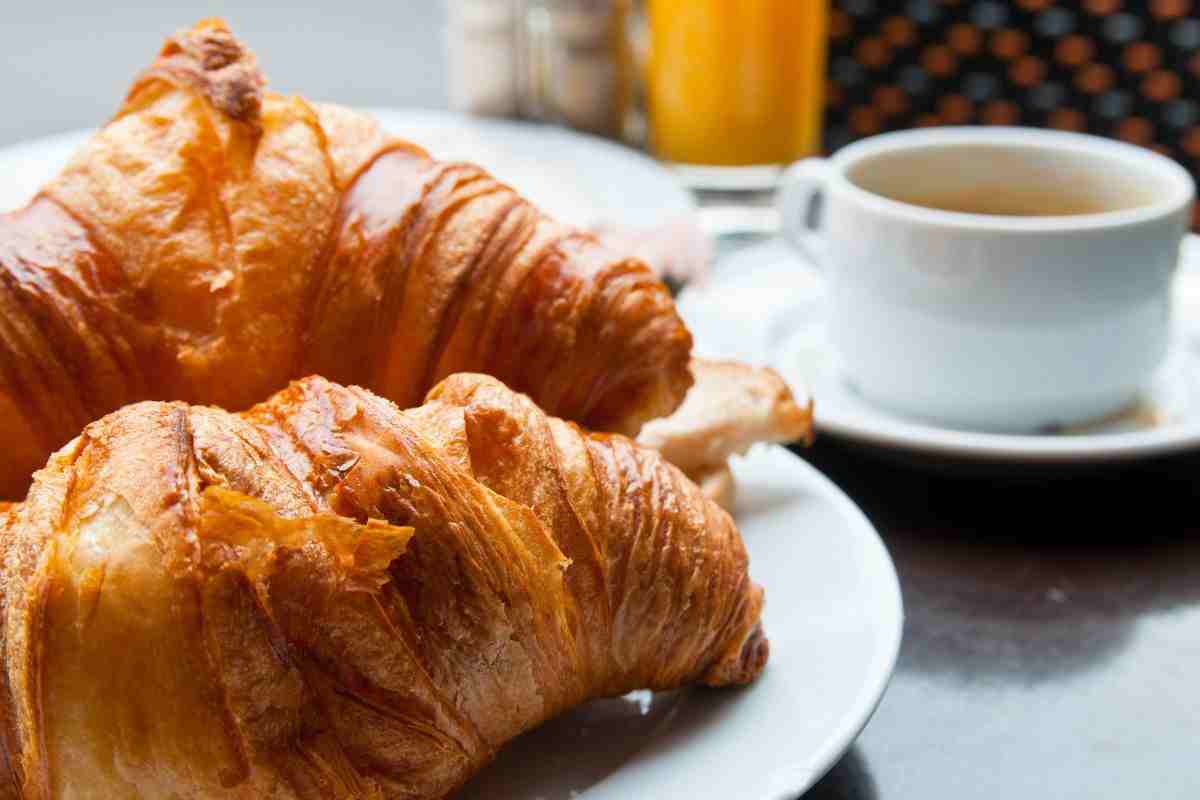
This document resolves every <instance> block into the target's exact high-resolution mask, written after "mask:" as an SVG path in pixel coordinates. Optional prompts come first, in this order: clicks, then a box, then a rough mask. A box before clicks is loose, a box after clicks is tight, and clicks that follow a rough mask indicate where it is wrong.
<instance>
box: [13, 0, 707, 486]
mask: <svg viewBox="0 0 1200 800" xmlns="http://www.w3.org/2000/svg"><path fill="white" fill-rule="evenodd" d="M690 348H691V337H690V335H689V334H688V332H687V329H686V328H685V327H684V325H683V324H682V322H681V321H680V319H679V317H678V316H677V314H676V313H675V308H674V304H673V303H672V301H671V298H670V296H669V294H668V292H667V290H666V288H665V287H664V286H663V285H662V283H660V282H659V281H658V280H657V279H656V278H655V277H654V276H653V275H652V274H651V273H650V271H649V270H648V269H647V268H646V267H645V265H643V264H642V263H641V262H640V261H638V260H637V259H633V258H622V257H620V256H617V255H614V254H613V253H611V252H609V251H608V250H606V249H604V248H603V247H602V246H601V245H600V244H599V243H598V241H597V240H596V238H595V237H594V236H592V235H591V234H589V233H586V232H582V231H579V230H576V229H572V228H570V227H567V226H564V225H560V224H558V223H557V222H555V221H554V220H553V219H551V218H550V217H548V216H547V215H546V214H543V213H542V212H540V211H539V210H538V209H536V208H534V207H533V206H531V205H530V204H529V203H527V202H526V201H525V200H523V199H522V198H521V197H520V196H519V195H518V194H517V193H516V192H514V191H513V190H512V189H510V188H509V187H507V186H505V185H503V184H501V183H498V182H497V181H495V180H494V179H493V178H491V177H490V176H489V175H488V174H487V173H486V172H484V171H483V170H482V169H480V168H479V167H476V166H473V165H471V164H459V163H441V162H438V161H435V160H433V159H432V158H430V157H429V155H428V154H427V153H426V152H425V151H424V150H422V149H421V148H420V147H417V146H416V145H413V144H411V143H409V142H406V141H403V140H402V139H398V138H395V137H393V136H391V135H388V134H386V133H385V132H384V131H383V130H382V129H381V128H380V127H379V126H378V125H377V124H376V123H375V122H374V121H373V120H372V119H370V118H369V117H367V116H364V115H362V114H360V113H357V112H354V111H350V110H348V109H345V108H341V107H338V106H334V105H325V104H319V103H310V102H308V101H306V100H304V99H302V98H300V97H287V96H283V95H279V94H275V93H273V92H269V91H267V90H265V88H264V81H263V78H262V76H261V74H260V73H259V71H258V68H257V65H256V63H255V59H254V56H253V54H252V53H250V51H249V50H247V49H246V47H245V46H244V45H243V44H242V43H241V42H240V41H238V40H237V39H236V38H235V37H234V36H233V34H232V33H231V32H230V31H229V29H228V28H227V27H226V25H225V24H224V23H223V22H221V21H220V20H205V21H203V22H201V23H199V24H197V25H196V26H195V27H194V28H192V29H191V30H187V31H182V32H180V33H179V34H177V35H176V36H174V37H172V38H171V39H169V40H168V42H167V44H166V46H165V47H164V48H163V50H162V52H161V54H160V55H159V57H158V58H157V60H156V61H154V63H153V64H152V65H151V66H150V67H149V68H148V69H147V70H146V71H145V72H143V73H142V74H141V76H140V77H138V78H137V80H136V81H135V82H134V83H133V86H132V87H131V88H130V90H129V93H128V95H127V97H126V99H125V101H124V103H123V105H122V106H121V108H120V110H119V111H118V112H117V114H116V116H115V117H114V118H113V119H112V120H111V121H110V122H109V123H108V124H107V125H105V126H104V127H103V128H102V129H101V130H100V131H99V132H98V133H97V134H96V135H95V136H94V137H93V138H92V139H91V140H90V141H89V142H88V143H87V144H86V145H85V146H84V147H83V148H82V149H81V150H80V151H79V152H78V153H77V154H76V155H75V156H74V158H73V159H72V160H71V162H70V163H69V164H68V165H67V167H66V168H65V169H64V170H63V171H62V173H61V174H60V175H58V177H56V178H55V179H54V180H52V181H51V182H50V183H49V184H47V185H46V186H45V187H44V189H43V190H42V191H41V192H40V193H39V194H38V195H37V196H36V198H35V199H34V200H33V201H32V202H31V203H30V204H29V205H28V206H27V207H25V208H23V209H20V210H18V211H15V212H12V213H9V214H4V215H0V441H4V442H5V446H6V452H5V456H4V458H3V459H0V496H3V497H8V498H10V499H16V498H20V497H22V496H23V495H24V491H25V489H26V488H27V486H28V483H29V475H30V473H31V472H32V471H33V470H34V469H36V468H38V467H39V466H41V465H42V464H44V463H45V461H46V458H47V456H48V455H49V454H50V453H51V452H52V451H53V450H55V449H56V448H58V447H60V446H62V445H63V444H64V443H65V442H66V441H67V440H68V439H70V438H71V437H72V436H74V435H75V434H76V433H77V432H78V431H79V430H80V428H82V427H83V425H84V424H86V423H88V422H90V421H92V420H94V419H96V418H98V417H99V416H101V415H103V414H106V413H108V412H110V411H113V410H115V409H117V408H120V407H121V406H122V405H125V404H128V403H131V402H136V401H139V400H147V399H157V400H182V401H186V402H191V403H204V404H214V405H219V406H222V407H224V408H230V409H242V408H246V407H248V406H249V405H251V404H252V403H255V402H258V401H260V400H262V398H264V397H267V396H268V395H269V394H270V393H271V392H274V391H277V390H279V389H281V388H282V387H283V386H285V385H286V384H287V382H288V381H289V380H292V379H295V378H298V377H300V376H302V375H307V374H321V375H324V376H326V377H328V378H330V379H331V380H336V381H339V382H341V383H355V384H359V385H362V386H365V387H367V388H369V389H371V390H373V391H375V392H377V393H379V394H382V395H384V396H386V397H388V398H390V399H392V400H394V401H396V402H397V403H399V404H400V405H402V406H408V405H413V404H416V403H418V402H420V400H421V397H422V396H423V395H424V393H425V392H426V391H428V389H429V388H430V387H432V386H433V385H435V384H436V383H437V382H438V381H439V380H440V379H442V378H444V377H446V376H448V375H450V374H452V373H455V372H463V371H472V372H485V373H488V374H491V375H494V376H497V377H499V378H500V379H502V380H503V381H504V382H505V383H506V384H507V385H509V386H512V387H513V388H514V389H517V390H519V391H522V392H526V393H528V394H529V395H530V396H531V397H533V398H534V400H536V401H537V402H538V403H539V404H541V405H542V406H543V407H544V408H545V409H546V410H548V411H549V412H551V413H553V414H556V415H558V416H561V417H564V418H567V419H571V420H574V421H577V422H580V423H581V424H584V425H585V426H586V427H588V428H592V429H597V430H609V431H616V432H622V433H627V434H634V433H636V432H637V430H638V428H639V427H640V426H641V424H642V423H643V422H644V421H646V420H648V419H652V418H655V417H658V416H662V415H665V414H668V413H670V412H671V411H672V410H673V409H674V408H675V407H676V406H677V405H678V404H679V402H680V401H681V400H682V398H683V396H684V393H685V392H686V391H687V388H688V386H689V385H690V377H689V375H688V371H687V361H688V356H689V352H690Z"/></svg>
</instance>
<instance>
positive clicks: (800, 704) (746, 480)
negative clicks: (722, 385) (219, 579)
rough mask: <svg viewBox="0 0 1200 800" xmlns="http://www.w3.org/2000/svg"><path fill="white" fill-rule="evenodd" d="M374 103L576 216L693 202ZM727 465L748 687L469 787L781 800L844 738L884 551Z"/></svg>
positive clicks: (563, 145)
mask: <svg viewBox="0 0 1200 800" xmlns="http://www.w3.org/2000/svg"><path fill="white" fill-rule="evenodd" d="M373 113H375V114H377V116H378V117H379V118H380V119H381V121H383V123H384V124H385V125H386V126H387V127H388V128H389V129H390V130H392V131H394V132H396V133H397V134H400V135H404V136H406V137H408V138H411V139H413V140H414V141H417V142H419V143H421V144H422V145H424V146H426V147H427V148H428V149H430V150H431V151H432V152H433V153H434V154H435V155H437V156H439V157H441V158H451V159H469V160H473V161H476V162H478V163H482V164H483V165H484V166H486V167H488V168H489V169H490V170H492V171H493V172H494V173H495V174H496V175H498V176H499V177H500V178H502V179H503V180H506V181H508V182H509V183H512V184H513V185H515V186H518V187H519V188H520V190H521V191H522V193H524V194H526V195H527V196H529V197H531V198H532V199H534V200H535V202H537V203H539V204H540V205H542V207H543V208H545V209H546V210H548V211H550V212H552V213H554V214H556V215H557V216H559V217H560V218H561V219H565V220H569V221H572V222H574V223H576V224H590V223H593V222H600V221H604V222H613V223H618V224H624V225H629V226H651V225H655V224H660V223H663V222H666V221H668V220H670V219H671V218H673V217H676V216H678V215H680V214H686V213H688V212H690V211H691V210H692V209H693V208H694V206H693V203H692V200H691V198H690V195H688V194H687V192H686V191H684V190H683V189H681V188H680V187H679V185H678V183H677V182H676V180H675V178H674V177H673V176H672V175H671V174H670V173H669V172H667V171H665V170H664V169H662V168H661V167H659V166H658V165H657V164H655V163H654V162H653V161H652V160H650V159H648V158H646V157H645V156H642V155H640V154H638V153H636V152H634V151H631V150H628V149H626V148H623V147H620V146H618V145H614V144H610V143H608V142H605V141H602V140H599V139H595V138H592V137H586V136H580V135H578V134H573V133H570V132H567V131H563V130H559V129H556V128H549V127H543V126H537V125H527V124H522V123H514V122H504V121H490V120H477V119H471V118H467V117H461V116H457V115H453V114H443V113H437V112H424V111H414V112H409V111H393V110H375V111H374V112H373ZM87 135H88V132H87V131H78V132H74V133H69V134H64V135H60V136H55V137H50V138H47V139H42V140H38V141H36V142H29V143H26V144H22V145H18V146H16V147H11V148H7V149H5V150H0V174H3V175H4V176H5V181H4V182H3V184H0V209H5V208H13V207H16V206H19V205H20V204H22V203H24V202H26V201H27V200H28V199H29V197H30V196H32V194H33V193H34V192H35V191H36V190H37V189H38V187H39V186H40V185H41V184H42V183H43V182H44V181H45V180H46V179H47V178H49V177H50V176H52V175H53V174H54V173H55V171H56V170H57V169H58V168H59V167H60V166H61V165H62V163H63V162H64V161H65V160H66V159H67V158H68V157H69V156H70V154H71V153H72V151H73V150H74V149H75V148H76V147H78V145H79V144H80V142H81V141H83V139H84V138H85V137H86V136H87ZM614 175H619V176H620V180H613V176H614ZM735 472H736V474H737V477H738V481H739V500H738V509H737V518H738V523H739V526H740V528H741V531H742V534H743V536H744V537H745V540H746V544H747V546H748V548H749V550H750V556H751V571H752V574H753V576H754V578H755V580H756V581H758V582H759V583H760V584H762V585H763V586H764V587H765V588H766V590H767V608H766V612H765V618H764V625H765V627H766V631H767V635H768V637H769V638H770V641H771V660H770V663H769V665H768V668H767V670H766V672H765V673H764V675H763V676H762V678H760V680H759V681H758V682H757V683H756V684H755V685H754V686H753V687H750V688H748V689H745V690H740V691H704V690H685V691H680V692H675V693H670V694H664V695H655V696H651V695H650V694H649V693H643V695H641V696H636V697H631V698H629V699H619V700H609V701H603V702H598V703H594V704H591V705H589V706H587V707H585V708H582V709H579V710H577V711H575V712H573V713H570V714H568V715H566V716H565V717H563V718H560V719H558V720H555V721H553V722H551V723H549V724H548V725H545V726H543V727H542V728H539V729H538V730H536V731H534V732H532V733H530V734H528V735H527V736H525V737H522V738H521V739H520V740H518V741H517V742H515V743H513V744H512V745H511V746H510V747H509V748H508V749H506V750H505V751H504V753H502V754H501V757H500V758H499V760H498V761H497V762H496V763H495V764H493V765H492V766H491V767H489V768H488V770H486V771H485V772H484V773H483V774H482V775H480V776H478V777H477V778H476V779H475V780H474V781H473V782H472V783H471V784H470V786H469V787H467V789H466V790H464V792H463V793H462V797H464V798H484V797H487V798H494V797H504V798H506V799H507V800H535V798H540V800H555V799H556V798H564V800H565V798H574V797H579V798H586V799H587V800H606V799H612V800H615V799H616V798H622V799H625V798H631V797H638V798H642V797H647V798H648V797H653V798H657V799H659V800H674V799H676V798H678V799H679V800H683V798H688V800H709V799H711V800H726V799H727V798H732V797H737V798H739V799H741V800H780V799H781V798H792V797H795V796H796V795H797V794H799V793H800V792H802V791H804V790H805V789H806V788H808V787H809V786H810V785H812V783H814V782H815V781H816V780H817V779H818V778H820V777H821V775H822V774H824V773H825V771H826V770H828V769H829V767H831V766H832V765H833V764H834V762H835V761H836V760H837V758H838V757H839V756H840V755H841V754H842V753H843V752H844V751H845V750H846V748H848V747H849V746H850V744H851V743H852V742H853V741H854V738H855V737H856V736H857V735H858V733H859V731H861V730H862V727H863V726H864V725H865V724H866V722H867V720H868V719H869V717H870V716H871V713H872V711H873V710H874V708H875V706H876V705H877V704H878V702H879V699H880V697H881V696H882V694H883V691H884V688H885V687H886V685H887V681H888V678H889V677H890V675H891V672H892V669H893V667H894V665H895V660H896V655H897V652H898V650H899V645H900V634H901V628H902V616H903V614H902V609H901V600H900V590H899V584H898V583H897V580H896V573H895V570H894V568H893V566H892V563H891V560H890V559H889V557H888V554H887V551H886V550H885V548H884V546H883V544H882V542H881V541H880V540H879V538H878V536H877V535H876V533H875V531H874V529H873V528H872V527H871V525H870V523H869V522H868V521H867V519H866V518H865V517H864V516H863V515H862V513H861V512H860V511H859V510H858V509H857V508H856V507H855V506H854V504H853V503H852V502H851V501H850V500H849V499H848V498H847V497H846V496H845V495H844V494H842V493H841V491H840V490H838V489H837V487H835V486H834V485H833V484H832V483H830V482H829V481H828V480H827V479H826V478H824V477H823V476H822V475H821V474H820V473H818V472H817V471H816V470H814V469H813V468H811V467H809V466H808V465H807V464H806V463H804V462H803V461H801V460H800V459H798V458H796V457H795V456H793V455H791V454H790V453H788V452H787V451H786V450H783V449H782V448H777V447H770V448H760V449H759V450H757V451H756V452H754V453H752V454H751V455H750V456H749V457H748V458H746V459H744V460H742V461H740V462H739V463H737V464H735Z"/></svg>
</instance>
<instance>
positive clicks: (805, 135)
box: [647, 0, 828, 166]
mask: <svg viewBox="0 0 1200 800" xmlns="http://www.w3.org/2000/svg"><path fill="white" fill-rule="evenodd" d="M647 6H648V10H649V20H650V53H649V61H648V64H647V70H648V72H647V91H648V101H649V110H650V135H651V139H652V142H653V146H654V150H655V152H656V153H657V154H658V155H659V156H660V157H661V158H664V159H667V160H668V161H676V162H681V163H689V164H713V165H731V166H732V165H748V164H779V163H784V162H789V161H793V160H795V159H797V158H801V157H803V156H808V155H812V154H814V153H816V152H818V151H819V150H820V130H821V109H822V105H823V95H824V86H825V32H826V25H827V18H828V0H647Z"/></svg>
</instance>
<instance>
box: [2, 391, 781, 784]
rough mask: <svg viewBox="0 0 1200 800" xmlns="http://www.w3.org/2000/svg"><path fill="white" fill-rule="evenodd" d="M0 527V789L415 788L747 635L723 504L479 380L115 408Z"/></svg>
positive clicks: (755, 607) (746, 657)
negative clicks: (230, 408)
mask: <svg viewBox="0 0 1200 800" xmlns="http://www.w3.org/2000/svg"><path fill="white" fill-rule="evenodd" d="M0 525H2V526H3V531H2V532H0V549H2V550H3V552H2V554H0V555H3V560H2V562H0V563H2V565H3V566H2V570H3V572H2V584H0V586H2V589H3V591H2V593H0V603H2V608H0V611H2V612H3V613H2V614H0V622H2V625H0V666H2V667H3V670H2V671H0V745H2V752H3V754H4V757H5V762H6V765H7V767H8V769H6V770H4V772H3V773H2V774H0V797H6V798H9V797H11V798H47V799H48V800H51V799H54V798H66V797H76V798H77V797H83V798H92V797H94V798H107V799H111V798H121V797H129V798H133V797H189V798H275V799H277V800H290V799H291V798H306V799H307V798H312V799H313V800H317V798H321V799H322V800H323V799H324V798H397V799H398V798H409V799H410V800H412V799H420V798H427V799H428V800H433V799H434V798H441V797H444V796H446V795H447V793H449V792H451V791H453V790H454V789H455V788H456V787H458V786H459V785H461V784H462V782H463V781H465V780H466V779H467V778H468V777H469V776H470V775H471V774H473V773H474V772H475V771H476V770H478V769H479V767H480V766H482V765H483V764H485V763H487V762H488V761H489V760H490V759H491V758H492V757H493V756H494V754H495V753H496V751H497V750H498V749H499V748H500V747H501V746H503V744H504V743H505V742H506V741H508V740H509V739H511V738H512V737H514V736H516V735H518V734H519V733H521V732H522V731H525V730H527V729H529V728H531V727H533V726H535V725H537V724H538V723H540V722H542V721H543V720H545V719H547V718H549V717H551V716H554V715H556V714H558V713H561V712H562V711H563V710H565V709H566V708H569V707H571V706H573V705H575V704H577V703H580V702H582V701H584V700H586V699H588V698H592V697H601V696H613V695H619V694H623V693H625V692H628V691H631V690H634V689H639V688H650V689H656V690H657V689H670V688H674V687H678V686H681V685H685V684H689V683H703V684H709V685H730V684H741V683H745V682H748V681H750V680H752V679H753V678H754V677H755V676H756V675H758V673H759V672H760V671H761V670H762V668H763V665H764V663H765V661H766V659H767V654H768V646H767V642H766V638H765V637H764V635H763V633H762V630H761V628H760V626H759V618H760V614H761V609H762V601H763V598H762V590H761V589H760V588H758V587H757V586H755V585H754V584H753V583H752V582H751V581H750V578H749V575H748V571H747V558H746V552H745V549H744V547H743V545H742V542H741V539H740V537H739V535H738V532H737V529H736V528H735V527H734V524H733V522H732V520H731V519H730V517H729V516H728V514H726V513H725V512H724V511H722V510H720V509H719V508H717V507H716V506H715V505H714V504H713V503H711V502H709V501H708V500H706V499H705V498H704V497H703V496H702V494H701V493H700V491H699V489H697V488H696V486H695V485H693V484H692V483H691V482H690V481H688V480H687V479H686V478H685V477H684V476H683V475H682V474H681V473H680V472H679V471H678V470H676V469H675V468H674V467H672V466H670V465H669V464H667V463H666V462H665V461H664V460H663V459H662V458H661V457H660V456H659V455H658V454H657V453H654V452H652V451H649V450H646V449H643V448H641V447H638V446H637V445H635V444H634V443H633V442H631V441H629V440H628V439H626V438H624V437H621V436H614V435H605V434H596V435H587V434H584V433H582V432H581V431H580V430H579V429H578V428H577V427H575V426H574V425H572V424H570V423H567V422H563V421H561V420H559V419H555V418H551V417H548V416H546V415H545V414H544V413H543V412H541V411H540V410H539V409H538V408H537V407H536V406H535V405H534V404H533V403H532V401H530V399H529V398H527V397H524V396H522V395H518V394H515V393H513V392H511V391H509V390H508V389H507V388H505V387H504V386H503V385H502V384H500V383H499V382H497V381H495V380H494V379H492V378H488V377H484V376H479V375H458V376H454V377H452V378H450V379H448V380H447V381H445V382H443V383H441V384H440V385H439V386H438V387H436V388H435V389H434V390H433V391H432V392H431V394H430V397H429V400H428V402H427V403H425V404H424V405H423V406H421V407H419V408H416V409H413V410H410V411H400V410H399V409H398V408H397V407H396V406H394V405H393V404H392V403H390V402H388V401H386V400H384V399H382V398H380V397H377V396H375V395H373V394H371V393H370V392H367V391H366V390H363V389H359V388H346V387H342V386H338V385H336V384H333V383H330V382H328V381H325V380H323V379H320V378H309V379H305V380H303V381H300V382H297V383H294V384H292V385H291V386H290V387H289V388H287V389H285V390H284V391H282V392H280V393H279V394H277V395H276V396H275V397H273V398H272V399H271V400H269V401H268V402H266V403H263V404H261V405H259V406H255V407H254V408H252V409H250V410H249V411H247V412H245V413H243V414H240V415H235V414H230V413H227V412H224V411H220V410H218V409H214V408H208V407H201V406H189V405H186V404H184V403H155V402H146V403H139V404H136V405H133V406H128V407H126V408H124V409H122V410H120V411H118V412H116V413H114V414H111V415H109V416H107V417H104V418H103V419H101V420H99V421H97V422H95V423H94V424H91V425H89V426H88V427H87V428H86V429H85V430H84V432H83V433H82V435H80V436H79V437H77V438H76V439H75V440H73V441H72V442H71V443H70V444H68V445H67V446H66V447H64V448H63V449H62V450H60V451H59V452H58V453H56V454H55V455H54V456H53V457H52V458H51V459H50V462H49V463H48V464H47V466H46V468H45V469H43V470H42V471H40V472H39V473H38V475H37V478H36V481H35V482H34V485H33V488H32V489H31V491H30V493H29V497H28V499H27V500H26V501H25V502H24V503H22V504H20V505H18V506H16V507H14V508H13V509H12V510H10V511H9V513H8V514H7V515H6V516H4V517H2V518H0Z"/></svg>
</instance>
